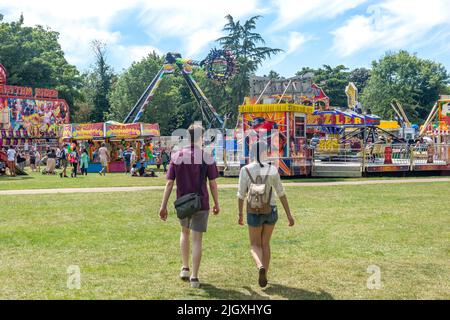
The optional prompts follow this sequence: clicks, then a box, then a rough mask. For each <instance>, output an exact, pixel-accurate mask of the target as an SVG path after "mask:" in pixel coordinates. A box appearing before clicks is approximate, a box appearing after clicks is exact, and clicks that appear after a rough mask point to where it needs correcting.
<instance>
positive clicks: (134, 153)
mask: <svg viewBox="0 0 450 320" xmlns="http://www.w3.org/2000/svg"><path fill="white" fill-rule="evenodd" d="M130 150H131V164H132V165H133V164H136V163H137V157H136V152H134V149H133V147H131V148H130Z"/></svg>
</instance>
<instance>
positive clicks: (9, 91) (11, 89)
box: [0, 71, 58, 99]
mask: <svg viewBox="0 0 450 320" xmlns="http://www.w3.org/2000/svg"><path fill="white" fill-rule="evenodd" d="M0 73H1V71H0ZM0 83H1V76H0ZM0 94H1V95H6V96H14V97H23V98H47V99H58V91H56V90H53V89H42V88H36V89H34V94H33V88H30V87H19V86H8V85H5V84H2V85H0Z"/></svg>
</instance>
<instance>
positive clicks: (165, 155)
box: [161, 149, 170, 173]
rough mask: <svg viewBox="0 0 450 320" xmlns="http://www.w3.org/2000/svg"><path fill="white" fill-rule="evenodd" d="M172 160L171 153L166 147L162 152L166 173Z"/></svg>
mask: <svg viewBox="0 0 450 320" xmlns="http://www.w3.org/2000/svg"><path fill="white" fill-rule="evenodd" d="M169 161H170V155H169V154H168V153H167V152H166V149H164V150H163V151H162V153H161V162H162V166H163V169H164V173H166V172H167V165H168V164H169Z"/></svg>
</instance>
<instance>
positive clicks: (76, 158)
mask: <svg viewBox="0 0 450 320" xmlns="http://www.w3.org/2000/svg"><path fill="white" fill-rule="evenodd" d="M3 152H4V153H5V154H6V155H7V159H8V160H7V163H6V167H7V168H8V169H9V172H10V175H11V176H15V175H16V168H19V169H20V170H22V171H23V170H24V169H25V167H26V166H27V164H28V165H29V167H30V169H31V171H32V172H42V174H48V175H59V176H60V177H61V178H68V177H69V173H68V170H70V177H72V178H76V177H77V175H79V174H81V175H87V174H88V169H89V163H90V155H89V150H88V149H87V148H86V147H84V146H80V145H78V144H77V143H71V144H69V143H63V144H62V145H60V146H58V147H54V146H50V145H47V146H45V148H43V149H42V150H41V151H39V148H38V147H37V146H32V147H31V148H29V147H28V146H22V147H14V146H9V147H4V148H3ZM92 156H93V159H94V161H96V162H98V163H100V164H101V170H100V171H99V172H98V173H99V175H100V176H105V175H106V173H107V171H108V164H109V162H110V161H111V154H110V151H109V150H108V148H107V145H106V143H102V144H101V146H100V147H99V148H97V149H96V150H95V151H94V152H93V155H92ZM119 156H120V159H122V160H123V162H124V165H125V174H127V175H131V176H140V177H154V176H156V174H155V170H153V169H147V168H146V162H145V161H144V158H142V157H141V158H140V159H139V157H138V156H137V154H136V151H135V150H134V148H133V147H131V146H129V147H127V148H125V150H120V155H119ZM169 162H170V151H169V152H168V151H166V150H165V149H162V150H161V152H158V153H157V154H156V155H155V163H156V168H157V170H161V166H162V170H163V172H164V173H165V172H167V166H168V164H169ZM41 165H42V166H44V168H43V169H42V171H41ZM5 169H6V168H5ZM58 169H59V172H57V170H58Z"/></svg>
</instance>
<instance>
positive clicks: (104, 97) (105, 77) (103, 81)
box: [87, 40, 114, 122]
mask: <svg viewBox="0 0 450 320" xmlns="http://www.w3.org/2000/svg"><path fill="white" fill-rule="evenodd" d="M92 51H93V52H94V56H95V65H94V68H93V70H92V71H91V76H88V77H87V78H88V79H90V80H91V83H92V86H93V88H94V94H93V97H92V104H93V109H92V113H91V117H90V120H91V121H93V122H102V121H104V119H105V114H107V113H108V112H109V109H110V104H109V100H108V94H109V92H110V89H111V85H112V82H113V79H114V72H113V70H112V68H111V66H110V65H108V63H107V62H106V55H107V49H106V44H105V43H103V42H100V41H98V40H94V41H93V42H92Z"/></svg>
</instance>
